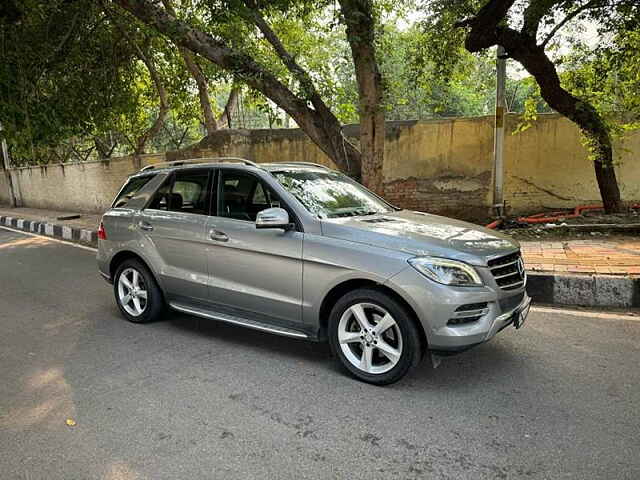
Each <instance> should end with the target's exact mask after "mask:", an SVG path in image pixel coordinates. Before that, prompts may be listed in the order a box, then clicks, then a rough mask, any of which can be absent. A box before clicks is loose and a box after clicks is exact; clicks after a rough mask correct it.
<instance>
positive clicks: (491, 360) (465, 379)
mask: <svg viewBox="0 0 640 480" xmlns="http://www.w3.org/2000/svg"><path fill="white" fill-rule="evenodd" d="M159 323H166V324H167V325H169V326H170V327H171V328H175V329H177V330H180V331H181V332H183V333H185V334H189V335H195V336H204V337H208V338H211V339H215V340H217V341H221V342H224V343H227V344H230V345H232V346H233V348H239V349H251V350H253V351H264V352H267V353H268V354H269V356H274V355H275V356H279V357H285V358H290V359H292V360H296V361H303V362H305V363H312V364H314V368H315V367H317V368H322V369H327V370H330V371H333V372H336V374H339V375H342V376H344V377H348V376H349V375H348V374H347V373H346V372H345V371H344V370H343V369H342V368H341V367H340V365H339V364H338V361H337V359H335V358H333V355H332V353H331V349H330V347H329V344H328V343H327V342H320V343H318V342H311V341H307V340H301V339H295V338H288V337H283V336H279V335H272V334H268V333H265V332H260V331H257V330H252V329H248V328H244V327H240V326H237V325H231V324H228V323H225V322H220V321H216V320H208V319H202V318H199V317H194V316H190V315H185V314H180V313H177V312H168V313H167V314H166V315H165V318H164V321H163V322H159ZM516 349H517V346H515V345H514V344H513V343H512V342H510V341H509V340H508V339H506V340H502V339H500V340H496V339H494V340H492V341H490V342H488V343H486V344H483V345H480V346H477V347H475V348H473V349H471V350H469V351H466V352H463V353H460V354H458V355H453V356H450V357H443V358H442V361H441V363H440V364H439V365H438V367H437V368H435V369H434V368H433V366H432V360H431V356H430V354H429V353H427V354H425V356H424V358H423V360H422V362H421V363H420V365H419V366H418V368H416V370H415V371H414V372H413V373H412V374H410V375H409V376H408V377H406V378H405V379H404V380H402V381H401V382H400V383H398V384H396V385H397V388H401V389H402V388H409V389H416V388H419V389H421V390H425V389H426V390H434V389H436V390H440V389H444V390H458V389H461V390H462V389H463V390H469V389H470V388H472V387H473V385H474V384H477V383H481V384H485V383H486V382H487V381H491V379H495V378H504V377H511V376H512V375H516V376H517V375H522V374H523V373H524V372H523V371H522V369H523V368H524V369H527V368H528V365H527V363H526V362H523V361H521V359H520V356H519V355H518V353H517V352H516Z"/></svg>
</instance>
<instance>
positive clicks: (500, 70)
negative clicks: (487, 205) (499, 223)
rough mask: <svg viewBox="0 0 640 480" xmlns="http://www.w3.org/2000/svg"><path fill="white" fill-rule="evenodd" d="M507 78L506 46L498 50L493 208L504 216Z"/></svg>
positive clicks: (499, 214) (500, 46)
mask: <svg viewBox="0 0 640 480" xmlns="http://www.w3.org/2000/svg"><path fill="white" fill-rule="evenodd" d="M506 78H507V55H506V51H505V49H504V47H503V46H502V45H498V49H497V51H496V123H495V133H494V137H493V208H494V209H495V211H496V213H497V214H498V216H499V217H502V216H504V191H503V187H504V157H503V150H504V121H505V110H506V101H505V83H506Z"/></svg>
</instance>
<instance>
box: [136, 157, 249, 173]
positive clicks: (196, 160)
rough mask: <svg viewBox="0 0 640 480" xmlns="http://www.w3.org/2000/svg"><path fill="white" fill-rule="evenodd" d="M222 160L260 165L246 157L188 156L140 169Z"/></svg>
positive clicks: (142, 170) (218, 161) (220, 161)
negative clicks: (183, 158) (187, 157)
mask: <svg viewBox="0 0 640 480" xmlns="http://www.w3.org/2000/svg"><path fill="white" fill-rule="evenodd" d="M223 162H234V163H239V162H241V163H244V164H245V165H250V166H252V167H258V168H260V166H259V165H258V164H257V163H255V162H252V161H251V160H247V159H246V158H240V157H203V158H189V159H186V160H172V161H170V162H160V163H154V164H152V165H147V166H146V167H143V168H142V169H141V170H140V171H141V172H144V171H146V170H153V169H155V168H162V167H178V166H180V165H185V164H190V163H194V164H197V163H223Z"/></svg>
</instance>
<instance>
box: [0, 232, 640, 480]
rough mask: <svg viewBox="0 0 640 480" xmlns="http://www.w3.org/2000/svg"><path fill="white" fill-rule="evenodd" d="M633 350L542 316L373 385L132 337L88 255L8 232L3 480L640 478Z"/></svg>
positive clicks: (238, 341) (312, 360)
mask: <svg viewBox="0 0 640 480" xmlns="http://www.w3.org/2000/svg"><path fill="white" fill-rule="evenodd" d="M636 318H637V317H636ZM639 349H640V321H638V320H637V319H632V318H627V317H624V316H619V317H616V316H613V317H606V318H601V317H599V316H597V315H593V314H581V315H575V314H568V313H565V312H561V311H557V312H551V313H549V312H541V311H533V312H532V313H531V315H530V317H529V319H528V324H527V325H526V327H525V328H523V329H522V330H520V331H516V330H515V329H511V328H510V329H507V330H505V331H503V332H502V333H501V334H500V335H499V337H497V338H495V339H494V340H493V341H491V342H489V343H488V344H485V345H482V346H480V347H478V348H476V349H474V350H471V351H469V352H467V353H465V354H462V355H459V356H456V357H452V358H450V359H448V360H446V361H444V362H443V363H442V364H441V366H440V367H439V368H437V369H436V370H433V369H431V368H430V367H429V364H428V363H427V362H425V363H424V364H423V366H422V368H421V369H419V371H417V372H416V373H415V374H414V375H412V376H410V377H408V378H407V379H405V380H404V381H402V382H400V383H398V384H396V385H393V386H390V387H385V388H380V387H373V386H369V385H366V384H363V383H359V382H357V381H354V380H352V379H351V378H349V377H347V376H346V375H345V374H344V373H343V372H342V370H340V368H339V367H338V366H337V364H336V363H335V362H334V360H333V359H332V358H331V357H330V354H329V350H328V348H327V346H325V345H322V344H313V343H307V342H303V341H299V340H291V339H287V338H283V337H277V336H272V335H268V334H263V333H259V332H255V331H250V330H246V329H242V328H239V327H234V326H230V325H225V324H222V323H218V322H214V321H207V320H200V319H196V318H192V317H188V316H184V315H179V314H176V313H172V314H168V315H167V318H166V320H164V321H161V322H157V323H154V324H150V325H134V324H131V323H127V322H126V321H124V320H123V319H122V318H121V317H120V315H119V313H118V310H117V308H116V306H115V303H114V300H113V295H112V290H111V287H110V285H108V284H107V283H105V282H104V281H103V280H102V279H101V278H100V277H99V276H98V273H97V271H96V266H95V260H94V254H93V253H92V252H90V251H87V250H82V249H80V248H76V247H73V246H69V245H64V244H60V243H56V242H53V241H50V240H47V239H43V238H39V237H31V236H27V235H24V234H20V233H13V232H8V231H6V230H3V229H0V478H2V479H3V480H4V479H29V480H31V479H47V480H52V479H64V480H72V479H94V478H95V479H98V478H99V479H126V480H130V479H190V480H191V479H210V478H215V479H236V478H237V479H252V478H260V479H265V478H274V479H285V478H292V479H300V478H339V479H361V478H362V479H364V478H367V479H377V478H381V479H382V478H384V479H394V478H401V479H409V478H429V479H467V478H469V479H474V480H475V479H483V478H486V479H513V478H526V479H560V478H562V479H564V478H576V479H586V478H590V479H591V478H592V479H616V480H618V479H637V478H639V477H640V458H639V457H640V455H639V451H640V426H639V425H640V418H639V414H640V367H639V363H640V362H639V360H640V354H639ZM68 418H71V419H73V420H75V422H77V424H76V426H73V427H70V426H67V425H66V423H65V421H66V420H67V419H68Z"/></svg>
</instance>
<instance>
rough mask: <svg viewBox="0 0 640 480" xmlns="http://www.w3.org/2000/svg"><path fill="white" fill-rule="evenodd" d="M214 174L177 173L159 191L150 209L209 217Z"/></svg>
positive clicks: (198, 171)
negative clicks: (212, 176)
mask: <svg viewBox="0 0 640 480" xmlns="http://www.w3.org/2000/svg"><path fill="white" fill-rule="evenodd" d="M212 174H213V172H212V171H211V170H210V169H208V170H184V171H179V172H176V173H175V174H174V175H172V177H171V178H169V179H168V180H167V182H166V183H165V184H164V185H162V186H161V187H160V188H159V189H158V191H157V192H156V194H155V196H154V198H153V200H152V201H151V203H150V204H149V207H148V208H152V209H156V210H167V211H171V212H183V213H193V214H196V215H209V206H210V199H211V184H210V176H211V175H212Z"/></svg>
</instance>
